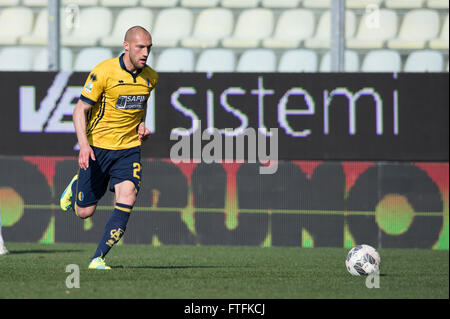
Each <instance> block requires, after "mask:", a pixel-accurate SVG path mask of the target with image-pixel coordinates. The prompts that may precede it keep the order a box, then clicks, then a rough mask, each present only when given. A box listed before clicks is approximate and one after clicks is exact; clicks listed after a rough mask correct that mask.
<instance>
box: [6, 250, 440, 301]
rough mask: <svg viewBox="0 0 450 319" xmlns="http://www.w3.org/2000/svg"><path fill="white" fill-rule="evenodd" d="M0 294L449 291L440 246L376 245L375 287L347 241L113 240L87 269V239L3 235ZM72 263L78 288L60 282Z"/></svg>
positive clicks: (274, 295)
mask: <svg viewBox="0 0 450 319" xmlns="http://www.w3.org/2000/svg"><path fill="white" fill-rule="evenodd" d="M6 246H7V248H8V250H9V251H10V254H9V255H6V256H0V298H7V299H9V298H14V299H21V298H27V299H30V298H31V299H33V298H44V299H53V298H58V299H73V298H85V299H91V298H95V299H102V298H121V299H141V298H145V299H303V298H308V299H328V298H330V299H338V298H339V299H341V298H344V299H346V298H361V299H372V298H377V299H379V298H381V299H385V298H388V299H397V298H402V299H403V298H419V299H424V298H433V299H436V298H438V299H441V298H444V299H448V298H449V253H448V251H436V250H417V249H379V253H380V255H381V259H382V265H381V276H380V277H379V288H372V289H369V288H367V287H366V285H365V280H366V278H365V277H353V276H351V275H350V274H349V273H348V272H347V270H346V268H345V257H346V254H347V252H348V249H344V248H295V247H289V248H287V247H270V248H263V247H225V246H164V245H162V246H159V247H155V246H145V245H127V244H123V245H117V246H116V247H114V248H113V249H112V250H111V251H110V253H109V255H108V256H107V259H106V261H107V264H108V265H110V266H112V267H113V269H112V270H110V271H95V270H88V269H87V264H88V262H89V259H90V257H91V255H92V253H93V252H94V250H95V248H96V245H94V244H37V243H33V244H29V243H6ZM69 264H76V265H78V266H79V269H80V288H68V287H67V286H66V279H67V277H68V276H69V275H71V273H70V272H66V266H67V265H69Z"/></svg>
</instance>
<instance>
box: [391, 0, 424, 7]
mask: <svg viewBox="0 0 450 319" xmlns="http://www.w3.org/2000/svg"><path fill="white" fill-rule="evenodd" d="M424 2H425V1H424V0H385V5H386V8H392V9H413V8H422V7H423V4H424Z"/></svg>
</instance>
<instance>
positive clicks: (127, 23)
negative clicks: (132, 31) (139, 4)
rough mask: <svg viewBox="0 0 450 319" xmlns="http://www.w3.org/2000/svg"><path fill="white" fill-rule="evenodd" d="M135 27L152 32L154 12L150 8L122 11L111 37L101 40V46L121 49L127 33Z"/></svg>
mask: <svg viewBox="0 0 450 319" xmlns="http://www.w3.org/2000/svg"><path fill="white" fill-rule="evenodd" d="M135 25H140V26H142V27H144V28H146V29H147V30H151V28H152V26H153V12H152V11H151V10H150V9H148V8H125V9H123V10H121V11H120V13H119V15H118V16H117V19H116V20H115V24H114V29H113V31H112V33H111V35H109V36H106V37H104V38H102V39H100V44H101V45H102V46H105V47H121V46H122V44H123V40H124V34H125V32H126V31H127V30H128V29H129V28H130V27H132V26H135Z"/></svg>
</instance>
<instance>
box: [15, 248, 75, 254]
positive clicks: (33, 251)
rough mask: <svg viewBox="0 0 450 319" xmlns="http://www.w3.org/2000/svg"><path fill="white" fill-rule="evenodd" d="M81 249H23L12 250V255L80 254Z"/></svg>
mask: <svg viewBox="0 0 450 319" xmlns="http://www.w3.org/2000/svg"><path fill="white" fill-rule="evenodd" d="M82 251H83V250H81V249H56V250H55V249H52V250H45V249H23V250H10V251H9V254H11V255H16V254H17V255H21V254H54V253H79V252H82Z"/></svg>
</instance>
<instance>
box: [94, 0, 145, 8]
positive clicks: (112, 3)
mask: <svg viewBox="0 0 450 319" xmlns="http://www.w3.org/2000/svg"><path fill="white" fill-rule="evenodd" d="M138 4H139V0H100V3H99V5H101V6H105V7H133V6H136V5H138Z"/></svg>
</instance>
